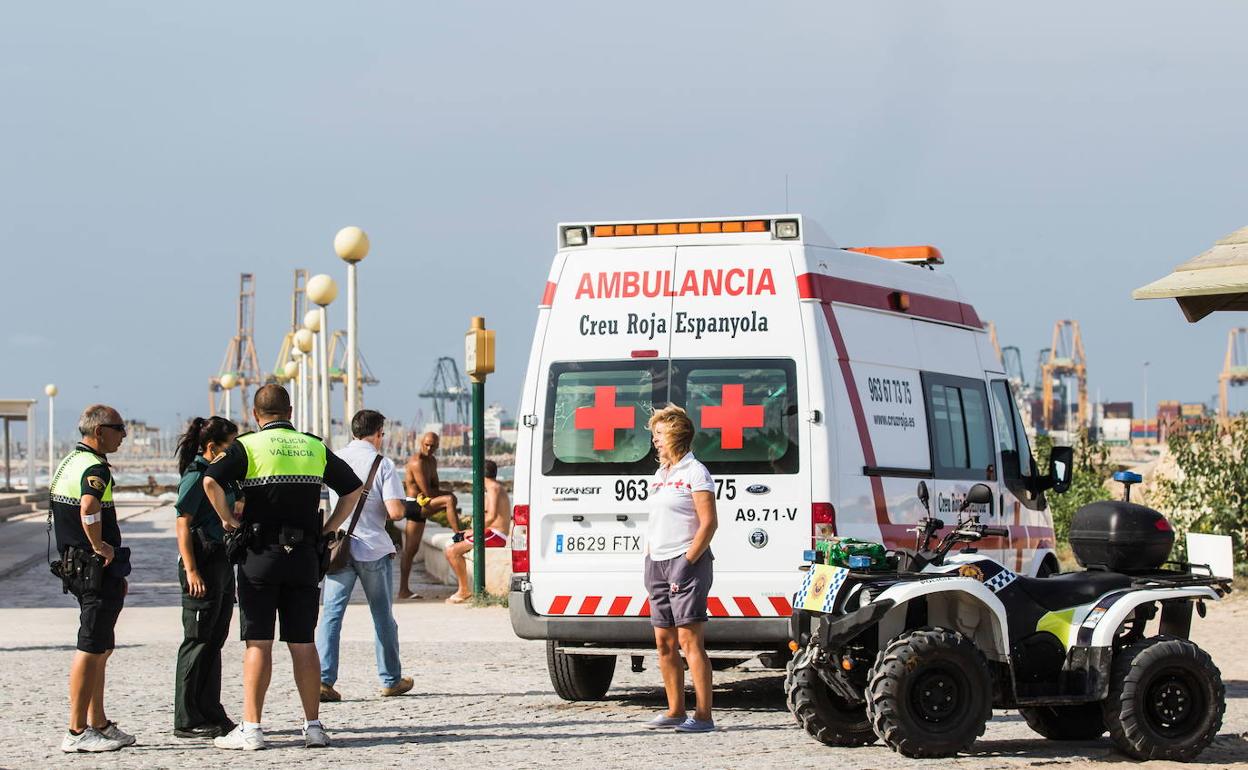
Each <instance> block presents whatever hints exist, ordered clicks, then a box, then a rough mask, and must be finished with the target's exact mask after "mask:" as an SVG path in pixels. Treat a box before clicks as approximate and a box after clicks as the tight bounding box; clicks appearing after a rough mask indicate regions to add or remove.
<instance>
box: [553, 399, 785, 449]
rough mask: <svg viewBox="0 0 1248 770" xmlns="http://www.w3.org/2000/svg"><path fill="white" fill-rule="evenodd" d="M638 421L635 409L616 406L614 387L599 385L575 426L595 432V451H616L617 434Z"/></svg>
mask: <svg viewBox="0 0 1248 770" xmlns="http://www.w3.org/2000/svg"><path fill="white" fill-rule="evenodd" d="M760 408H761V407H760ZM636 421H637V414H636V410H635V409H633V407H631V406H616V405H615V386H614V385H598V386H597V387H595V388H594V405H593V406H582V407H579V408H577V410H576V421H575V423H574V424H575V425H576V429H577V430H592V431H593V432H594V451H595V452H599V451H603V450H607V451H610V450H612V449H615V432H616V431H617V430H621V429H625V428H632V427H633V426H634V425H635V424H636Z"/></svg>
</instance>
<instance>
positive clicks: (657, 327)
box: [529, 246, 676, 616]
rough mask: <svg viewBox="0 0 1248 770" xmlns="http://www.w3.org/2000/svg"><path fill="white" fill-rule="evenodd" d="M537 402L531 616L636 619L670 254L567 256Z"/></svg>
mask: <svg viewBox="0 0 1248 770" xmlns="http://www.w3.org/2000/svg"><path fill="white" fill-rule="evenodd" d="M567 255H568V256H567V262H566V264H565V266H564V269H563V271H562V273H561V275H560V277H559V283H558V286H557V287H556V289H555V294H554V298H553V301H552V303H551V310H550V319H549V322H548V324H547V331H546V335H547V341H546V344H545V346H544V348H543V350H542V361H541V366H540V372H539V375H538V388H537V393H536V403H537V411H538V415H539V421H540V424H539V427H538V430H537V431H536V433H537V435H538V439H537V443H538V444H539V446H535V447H534V452H533V466H534V472H533V474H532V478H533V479H534V482H533V485H532V488H531V490H530V495H531V499H532V507H531V512H530V520H531V522H532V523H531V527H530V537H529V543H530V546H529V550H530V580H531V582H532V585H533V592H532V601H533V607H534V609H535V610H536V611H537V612H538V613H539V614H544V615H581V616H595V615H597V616H603V615H610V616H624V615H627V616H638V615H641V614H643V610H644V606H645V592H644V588H643V583H642V580H641V574H642V558H643V552H644V548H645V531H646V499H647V497H648V490H649V480H650V478H651V477H652V476H653V475H654V472H655V469H656V468H657V467H658V461H657V459H656V457H655V453H654V450H653V447H652V444H651V441H650V433H649V431H648V430H647V428H646V422H647V420H648V419H649V416H650V414H651V413H652V412H653V409H654V408H655V407H656V406H662V405H663V404H665V403H666V402H667V398H668V355H669V353H670V341H669V337H670V333H669V328H670V324H671V309H672V297H671V291H670V283H671V280H672V271H673V269H674V262H675V259H676V249H675V248H674V247H671V246H667V247H642V248H611V249H599V248H585V249H575V250H569V251H568V252H567Z"/></svg>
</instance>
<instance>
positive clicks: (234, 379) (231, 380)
mask: <svg viewBox="0 0 1248 770" xmlns="http://www.w3.org/2000/svg"><path fill="white" fill-rule="evenodd" d="M237 385H238V376H237V375H235V374H233V373H232V372H226V373H225V374H223V375H221V387H222V389H224V390H225V419H227V420H230V419H233V416H232V411H233V410H231V409H230V391H232V390H234V388H235V386H237Z"/></svg>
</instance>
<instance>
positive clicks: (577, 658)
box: [546, 640, 615, 701]
mask: <svg viewBox="0 0 1248 770" xmlns="http://www.w3.org/2000/svg"><path fill="white" fill-rule="evenodd" d="M558 647H559V642H556V641H554V640H548V641H547V642H546V669H547V671H549V672H550V683H551V685H553V686H554V688H555V694H556V695H558V696H559V697H560V698H563V699H564V700H570V701H581V700H602V696H604V695H606V694H607V690H608V689H609V688H610V687H611V679H612V678H613V677H614V676H615V656H614V655H568V654H567V653H565V652H559V650H558Z"/></svg>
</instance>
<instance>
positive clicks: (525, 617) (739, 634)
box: [508, 589, 789, 647]
mask: <svg viewBox="0 0 1248 770" xmlns="http://www.w3.org/2000/svg"><path fill="white" fill-rule="evenodd" d="M508 608H509V611H510V613H511V627H512V630H514V631H515V632H516V636H518V637H520V638H521V639H554V640H557V641H560V642H609V643H612V644H646V645H653V644H654V627H653V626H651V625H650V619H649V618H636V617H633V618H626V617H598V616H576V615H570V616H561V615H539V614H537V612H535V611H534V609H533V602H532V600H531V592H530V591H522V590H515V589H513V590H512V591H511V593H510V595H509V596H508ZM706 641H707V643H708V644H717V645H722V644H746V645H755V644H768V645H770V644H776V645H778V646H781V647H783V646H784V645H785V644H786V643H787V642H788V641H789V618H788V617H782V618H711V620H710V621H709V622H708V623H707V624H706Z"/></svg>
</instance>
